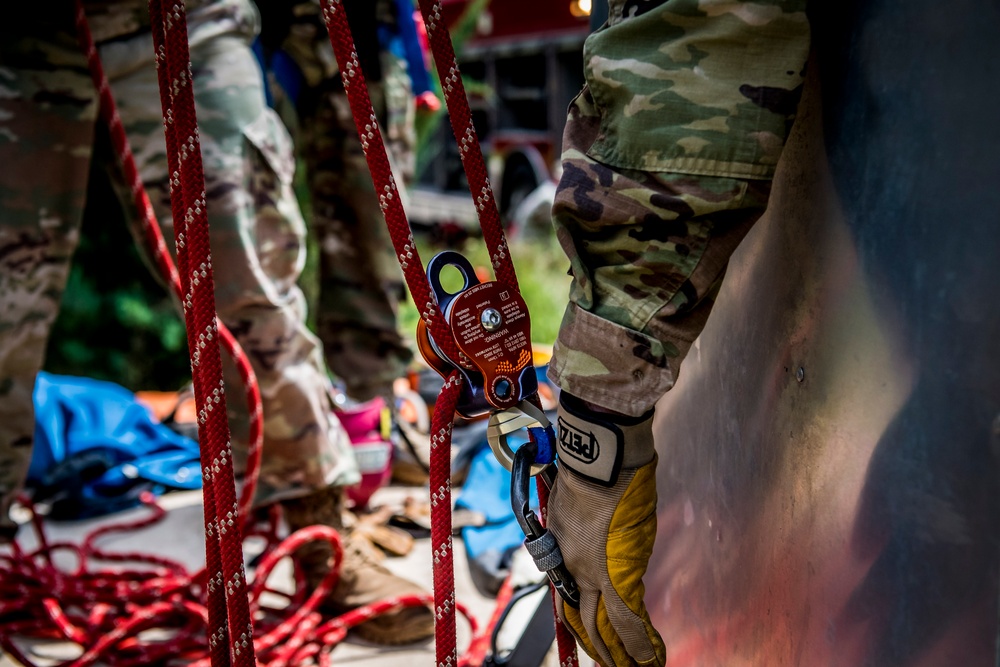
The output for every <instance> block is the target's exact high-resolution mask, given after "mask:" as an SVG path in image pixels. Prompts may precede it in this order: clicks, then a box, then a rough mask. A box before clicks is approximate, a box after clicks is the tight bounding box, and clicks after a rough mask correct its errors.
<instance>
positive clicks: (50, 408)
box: [28, 373, 201, 519]
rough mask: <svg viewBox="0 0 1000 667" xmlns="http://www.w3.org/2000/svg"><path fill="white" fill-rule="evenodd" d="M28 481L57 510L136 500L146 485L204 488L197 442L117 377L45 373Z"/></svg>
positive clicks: (93, 512) (66, 512)
mask: <svg viewBox="0 0 1000 667" xmlns="http://www.w3.org/2000/svg"><path fill="white" fill-rule="evenodd" d="M34 403H35V446H34V450H33V452H32V459H31V467H30V468H29V470H28V487H29V489H30V490H32V492H33V497H34V498H35V500H36V501H44V502H47V503H51V505H52V510H51V515H52V516H53V517H54V518H62V519H82V518H87V517H93V516H100V515H104V514H108V513H111V512H117V511H121V510H123V509H127V508H129V507H133V506H135V505H137V504H138V503H139V495H140V494H141V493H142V492H143V491H151V492H152V493H154V494H161V493H164V492H166V491H168V490H171V489H197V488H201V466H200V464H199V453H198V444H197V443H196V442H194V441H193V440H191V439H189V438H186V437H184V436H182V435H180V434H178V433H176V432H174V431H172V430H171V429H170V428H168V427H167V426H164V425H163V424H161V423H159V422H158V421H156V419H155V418H154V417H153V415H152V414H151V413H150V411H149V410H148V409H147V408H146V407H145V406H144V405H142V404H141V403H139V402H138V401H137V400H136V399H135V395H134V394H133V393H132V392H130V391H128V390H127V389H125V388H124V387H122V386H120V385H117V384H114V383H112V382H104V381H99V380H92V379H89V378H79V377H66V376H60V375H51V374H49V373H40V374H39V376H38V380H37V382H36V383H35V392H34Z"/></svg>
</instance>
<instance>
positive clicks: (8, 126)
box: [0, 12, 97, 534]
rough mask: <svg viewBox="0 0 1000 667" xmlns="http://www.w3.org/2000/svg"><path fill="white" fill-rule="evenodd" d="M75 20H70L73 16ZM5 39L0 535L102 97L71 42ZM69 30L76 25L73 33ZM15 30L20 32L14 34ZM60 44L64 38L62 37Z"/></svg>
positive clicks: (27, 457)
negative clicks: (97, 94)
mask: <svg viewBox="0 0 1000 667" xmlns="http://www.w3.org/2000/svg"><path fill="white" fill-rule="evenodd" d="M68 18H69V20H70V21H71V20H72V13H71V12H70V13H69V17H68ZM12 23H15V24H16V25H17V27H18V30H19V31H18V33H17V34H11V33H10V32H8V31H7V30H3V31H0V164H2V165H3V170H2V172H0V174H2V175H0V532H2V533H4V534H9V533H10V532H12V530H13V524H12V523H11V522H10V520H9V517H8V509H9V508H10V505H11V503H12V502H13V500H14V499H15V497H16V495H17V493H18V492H19V491H20V489H21V486H22V484H23V483H24V479H25V476H26V475H27V472H28V466H29V464H30V462H31V452H32V442H33V436H34V428H35V414H34V404H33V402H32V392H33V390H34V386H35V378H36V376H37V374H38V371H39V370H40V368H41V366H42V363H43V360H44V357H45V347H46V343H47V340H48V337H49V332H50V330H51V328H52V324H53V322H54V321H55V318H56V315H57V313H58V310H59V301H60V299H61V297H62V294H63V291H64V288H65V285H66V280H67V276H68V274H69V268H70V261H71V258H72V254H73V251H74V250H75V248H76V245H77V241H78V239H79V231H80V224H81V221H82V218H83V208H84V204H85V201H86V192H87V178H88V171H89V165H90V158H91V146H92V142H93V136H94V119H95V117H96V114H97V105H96V93H95V91H94V87H93V85H92V83H91V81H90V75H89V74H88V71H87V63H86V60H85V59H84V58H83V56H82V55H81V54H80V53H79V48H78V47H77V44H76V40H75V38H74V37H73V36H72V34H71V33H69V32H58V33H57V31H52V32H50V33H49V34H47V35H44V36H39V37H33V36H31V34H30V31H29V30H27V29H26V28H27V27H28V26H27V25H26V24H25V23H24V22H21V21H12ZM69 25H70V27H71V26H72V23H71V22H70V23H69ZM10 27H13V26H10ZM56 34H59V35H60V36H59V37H56V36H55V35H56Z"/></svg>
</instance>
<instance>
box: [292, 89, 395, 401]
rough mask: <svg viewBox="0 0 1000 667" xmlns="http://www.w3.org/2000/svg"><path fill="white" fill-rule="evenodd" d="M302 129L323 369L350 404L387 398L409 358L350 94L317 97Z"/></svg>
mask: <svg viewBox="0 0 1000 667" xmlns="http://www.w3.org/2000/svg"><path fill="white" fill-rule="evenodd" d="M370 89H371V91H372V93H373V94H372V99H373V104H376V105H379V106H382V105H381V102H380V100H381V97H382V95H381V87H380V86H377V85H376V86H370ZM376 108H378V107H376ZM300 129H301V133H302V134H301V141H300V150H301V152H302V155H303V157H304V159H305V163H306V168H307V172H308V173H307V178H308V182H309V190H310V196H311V201H312V230H313V233H314V234H315V237H316V240H317V246H318V248H319V255H320V257H319V261H320V297H319V310H318V312H317V315H316V319H317V327H318V330H319V336H320V338H321V340H322V341H323V347H324V351H325V353H326V361H327V364H328V366H329V367H330V369H331V370H332V371H333V372H334V374H336V375H337V376H338V377H339V378H341V380H343V382H344V384H345V387H346V390H347V393H348V394H349V395H350V396H351V397H352V398H355V399H357V400H367V399H369V398H371V397H373V396H376V395H383V396H385V395H389V394H390V393H391V388H392V382H393V380H395V379H396V378H398V377H401V376H402V375H403V373H404V372H405V370H406V367H407V365H408V364H409V362H410V361H411V359H412V358H413V353H412V351H411V350H410V348H409V347H408V346H407V344H406V342H405V341H404V340H403V337H402V336H401V335H400V333H399V329H398V326H397V313H398V309H399V302H400V299H401V298H402V297H403V295H404V294H405V292H404V287H403V276H402V271H401V270H400V268H399V264H398V262H397V260H396V257H395V252H394V251H393V247H392V241H391V239H390V238H389V233H388V230H387V228H386V225H385V220H384V218H383V216H382V211H381V209H380V208H379V204H378V199H377V198H376V196H375V190H374V187H373V185H372V180H371V175H370V173H369V171H368V165H367V163H366V162H365V158H364V153H363V151H362V148H361V143H360V141H359V140H358V136H357V130H356V129H355V127H354V120H353V118H352V116H351V111H350V106H349V104H348V101H347V95H346V94H345V93H344V92H343V91H342V90H333V91H328V92H325V93H324V94H322V95H321V96H320V97H319V99H318V104H317V106H316V109H315V112H314V113H308V114H303V117H302V118H301V126H300ZM394 173H397V171H396V170H395V169H394Z"/></svg>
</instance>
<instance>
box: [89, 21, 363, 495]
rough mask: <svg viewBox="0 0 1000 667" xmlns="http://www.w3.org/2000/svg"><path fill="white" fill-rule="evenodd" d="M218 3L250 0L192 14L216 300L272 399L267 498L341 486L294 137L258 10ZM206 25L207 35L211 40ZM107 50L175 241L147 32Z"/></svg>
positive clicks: (262, 488) (233, 391) (343, 442)
mask: <svg viewBox="0 0 1000 667" xmlns="http://www.w3.org/2000/svg"><path fill="white" fill-rule="evenodd" d="M219 5H225V6H226V7H230V8H233V9H231V11H234V12H235V11H237V10H238V9H239V7H240V5H241V3H232V2H229V3H209V4H207V5H205V6H204V10H205V11H206V12H208V18H211V19H212V21H207V18H206V19H205V20H202V18H201V17H200V15H199V14H198V12H197V11H195V12H192V13H191V14H190V15H189V28H190V30H189V32H190V33H191V43H192V46H191V57H192V67H193V69H194V73H195V76H194V83H195V97H196V102H197V112H198V124H199V131H200V137H201V146H202V154H203V160H204V167H205V181H206V194H207V200H208V215H209V224H210V228H211V243H212V255H213V266H214V269H215V285H216V307H217V309H218V312H219V316H220V318H221V320H222V321H223V322H224V323H226V325H227V326H228V327H229V328H230V329H231V330H232V331H233V333H234V335H235V336H236V338H237V340H238V341H239V343H240V345H241V346H242V347H243V349H244V351H245V352H246V353H247V356H248V357H249V358H250V360H251V363H252V365H253V369H254V372H255V374H256V376H257V380H258V383H259V386H260V391H261V397H262V400H263V410H264V452H263V457H262V458H263V460H262V463H261V471H260V478H259V487H258V491H257V497H256V503H257V504H258V505H260V504H264V503H267V502H271V501H274V500H277V499H281V498H285V497H292V496H298V495H303V494H308V493H311V492H314V491H318V490H321V489H325V488H326V487H328V486H337V487H342V486H344V485H348V484H352V483H354V482H356V481H357V480H358V479H359V476H358V473H357V469H356V464H355V462H354V457H353V454H352V452H351V450H350V443H349V440H348V438H347V435H346V433H345V432H344V430H343V428H342V427H341V426H340V424H339V422H338V421H337V420H336V418H335V417H334V416H333V414H332V404H331V401H330V394H329V380H328V377H327V374H326V371H325V368H324V367H323V359H322V352H321V350H320V344H319V341H318V340H317V339H316V337H315V336H314V335H313V334H312V333H311V332H310V331H309V330H308V329H307V327H306V324H305V300H304V298H303V295H302V292H301V290H300V289H299V288H298V286H297V284H296V280H297V279H298V277H299V274H300V272H301V270H302V267H303V263H304V259H305V245H304V244H305V224H304V222H303V220H302V218H301V215H300V213H299V209H298V205H297V202H296V200H295V197H294V193H293V192H292V188H291V185H292V176H293V172H294V163H293V160H292V156H291V150H292V149H291V144H290V139H289V137H288V134H287V132H286V130H285V129H284V127H283V126H282V125H281V123H280V121H279V120H278V119H277V117H276V116H275V114H274V113H273V112H272V111H271V110H270V109H269V108H268V107H267V106H266V104H265V100H264V96H263V90H262V79H261V73H260V69H259V67H258V65H257V62H256V60H255V59H254V56H253V54H252V52H251V51H250V49H249V46H248V45H249V42H250V41H251V40H252V38H253V31H254V29H255V13H254V12H253V10H252V9H251V8H249V7H246V6H244V7H243V10H242V11H244V12H245V16H240V15H239V13H238V12H237V14H236V15H227V16H218V15H217V13H212V12H210V11H209V10H212V9H213V8H214V7H216V6H219ZM227 29H228V31H226V30H227ZM212 30H214V31H215V32H214V33H212V32H211V31H212ZM220 30H222V31H223V32H222V33H221V34H219V31H220ZM205 31H209V33H208V36H207V37H204V38H202V37H203V36H204V35H205ZM101 53H102V57H103V59H104V62H105V66H106V68H107V69H108V71H109V74H110V76H111V86H112V90H113V91H114V93H115V97H116V100H117V101H118V105H119V113H120V115H121V117H122V120H123V122H124V123H125V126H126V129H127V132H128V135H129V140H130V142H131V144H132V147H133V150H134V151H135V153H136V157H137V160H138V162H139V169H140V172H141V175H142V178H143V181H144V182H145V184H146V187H147V189H148V191H149V194H150V198H151V200H152V201H153V204H154V206H155V208H156V211H157V214H158V216H159V218H160V222H161V225H162V226H163V227H164V234H165V235H166V236H167V238H168V239H172V238H173V230H172V225H171V216H170V207H169V187H168V183H167V158H166V153H165V150H166V149H165V146H164V140H163V130H162V112H161V108H160V102H159V89H158V85H157V80H156V73H155V70H154V68H153V66H152V62H151V60H150V57H151V54H152V48H151V44H150V41H149V37H148V35H145V36H141V37H135V38H133V39H130V40H124V41H121V40H120V41H118V42H113V43H109V44H107V45H104V46H103V47H102V50H101ZM137 63H142V66H137ZM228 371H229V372H228V373H227V387H228V388H229V389H228V391H227V405H228V407H229V410H230V417H231V418H230V424H231V428H232V431H233V440H234V445H237V446H238V449H243V447H242V446H243V445H245V443H246V436H247V432H248V423H249V420H248V416H247V412H246V401H245V400H244V392H243V391H242V387H241V386H240V382H239V378H238V375H236V374H235V373H234V372H233V369H232V367H231V366H230V367H229V368H228ZM240 458H241V457H240V456H239V452H238V453H237V461H238V462H239V461H240Z"/></svg>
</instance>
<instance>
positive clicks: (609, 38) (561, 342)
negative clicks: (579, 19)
mask: <svg viewBox="0 0 1000 667" xmlns="http://www.w3.org/2000/svg"><path fill="white" fill-rule="evenodd" d="M610 9H611V13H610V16H611V18H610V20H609V22H608V24H607V25H606V26H604V27H603V28H602V29H601V30H599V31H597V32H595V33H594V34H592V35H591V36H590V37H589V38H588V39H587V41H586V44H585V46H584V66H585V75H586V83H587V85H586V87H585V88H584V90H583V92H582V93H581V94H580V95H579V96H578V97H577V98H576V99H575V100H574V101H573V103H572V105H571V107H570V110H569V116H568V120H567V125H566V129H565V133H564V139H563V158H562V159H563V174H562V177H561V180H560V183H559V186H558V190H557V194H556V198H555V203H554V206H553V222H554V225H555V228H556V234H557V237H558V239H559V241H560V243H561V245H562V247H563V249H564V250H565V252H566V254H567V255H568V257H569V260H570V265H571V272H572V275H573V282H572V285H571V288H570V303H569V305H568V307H567V309H566V312H565V315H564V317H563V322H562V325H561V327H560V331H559V335H558V338H557V340H556V344H555V349H554V356H553V359H552V362H551V365H550V370H549V376H550V378H551V379H552V380H553V381H554V382H555V383H556V384H557V385H558V386H560V387H561V388H562V389H563V390H565V391H568V392H569V393H571V394H574V395H576V396H579V397H580V398H583V399H585V400H588V401H591V402H593V403H596V404H598V405H602V406H604V407H606V408H609V409H612V410H615V411H618V412H621V413H624V414H629V415H640V414H642V413H643V412H645V411H647V410H648V409H649V408H651V407H652V406H653V404H655V403H656V401H657V400H658V399H659V398H660V396H662V395H663V393H664V392H666V391H667V390H669V389H670V388H671V387H672V386H673V384H674V381H675V379H676V377H677V374H678V372H679V369H680V364H681V361H682V360H683V358H684V356H685V355H686V354H687V352H688V350H689V348H690V347H691V344H692V343H693V342H694V340H695V338H696V337H697V336H698V334H699V333H700V332H701V330H702V328H703V327H704V325H705V322H706V319H707V318H708V315H709V312H710V311H711V308H712V304H713V299H714V296H715V294H716V293H717V290H718V288H719V286H720V284H721V281H722V278H723V275H724V273H725V270H726V266H727V264H728V260H729V257H730V255H731V254H732V252H733V251H734V250H735V249H736V247H737V245H739V243H740V241H741V240H742V239H743V237H744V236H745V235H746V234H747V232H748V231H749V230H750V228H751V227H752V225H753V224H754V222H755V221H756V220H757V219H758V218H759V217H760V215H761V214H762V213H763V211H764V209H765V208H766V206H767V200H768V195H769V193H770V184H771V178H772V177H773V174H774V169H775V165H776V163H777V161H778V158H779V156H780V154H781V150H782V148H783V146H784V142H785V139H786V137H787V134H788V130H789V129H790V127H791V123H792V120H793V118H794V114H795V110H796V106H797V102H798V98H799V94H800V90H801V85H802V80H803V70H804V67H805V62H806V58H807V55H808V50H809V26H808V21H807V19H806V15H805V11H804V10H805V0H787V1H781V0H773V1H770V2H763V3H749V2H731V3H712V2H704V1H698V0H612V1H611V4H610Z"/></svg>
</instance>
